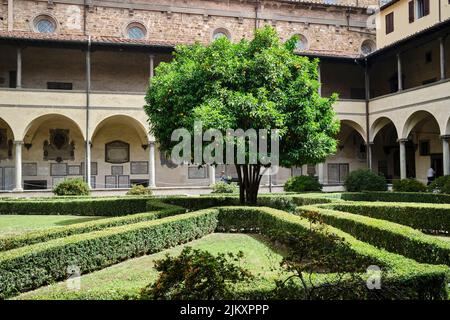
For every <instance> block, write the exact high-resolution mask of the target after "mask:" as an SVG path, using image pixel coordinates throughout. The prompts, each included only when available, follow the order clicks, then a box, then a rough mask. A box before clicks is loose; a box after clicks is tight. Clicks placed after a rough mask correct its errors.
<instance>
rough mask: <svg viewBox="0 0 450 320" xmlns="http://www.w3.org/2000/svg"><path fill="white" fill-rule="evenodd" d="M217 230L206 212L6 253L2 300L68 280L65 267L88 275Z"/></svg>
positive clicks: (1, 263)
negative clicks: (71, 267)
mask: <svg viewBox="0 0 450 320" xmlns="http://www.w3.org/2000/svg"><path fill="white" fill-rule="evenodd" d="M216 226H217V210H214V209H208V210H204V211H198V212H195V213H187V214H184V215H178V216H174V217H167V218H162V219H159V220H151V221H143V222H139V223H134V224H129V225H123V226H117V227H112V228H106V229H103V230H99V231H95V232H90V233H85V234H76V235H72V236H68V237H65V238H59V239H54V240H51V241H47V242H43V243H37V244H34V245H30V246H27V247H22V248H17V249H13V250H9V251H5V252H3V253H2V254H1V255H0V278H1V279H2V281H0V299H4V298H7V297H10V296H12V295H15V294H18V293H20V292H24V291H28V290H32V289H35V288H38V287H40V286H43V285H46V284H49V283H51V282H54V281H58V280H63V279H66V278H67V276H68V274H67V266H71V265H73V266H77V267H78V268H79V269H80V271H81V272H82V273H89V272H92V271H94V270H98V269H102V268H104V267H107V266H110V265H112V264H115V263H118V262H120V261H123V260H126V259H129V258H132V257H136V256H140V255H143V254H149V253H154V252H159V251H161V250H163V249H165V248H169V247H172V246H175V245H177V244H181V243H185V242H189V241H192V240H194V239H197V238H199V237H202V236H204V235H206V234H209V233H211V232H213V231H214V229H215V228H216Z"/></svg>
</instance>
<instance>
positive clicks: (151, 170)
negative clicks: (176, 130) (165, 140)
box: [148, 141, 156, 188]
mask: <svg viewBox="0 0 450 320" xmlns="http://www.w3.org/2000/svg"><path fill="white" fill-rule="evenodd" d="M148 146H149V148H148V149H149V161H148V170H149V177H148V186H149V187H150V188H156V175H155V163H156V162H155V142H154V141H149V143H148Z"/></svg>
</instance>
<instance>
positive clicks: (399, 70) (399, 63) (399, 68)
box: [397, 53, 403, 91]
mask: <svg viewBox="0 0 450 320" xmlns="http://www.w3.org/2000/svg"><path fill="white" fill-rule="evenodd" d="M397 73H398V91H402V90H403V77H402V57H401V56H400V53H398V54H397Z"/></svg>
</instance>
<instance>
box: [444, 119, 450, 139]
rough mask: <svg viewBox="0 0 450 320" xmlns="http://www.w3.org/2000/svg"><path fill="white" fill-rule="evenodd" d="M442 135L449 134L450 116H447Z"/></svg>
mask: <svg viewBox="0 0 450 320" xmlns="http://www.w3.org/2000/svg"><path fill="white" fill-rule="evenodd" d="M444 135H450V117H448V121H447V126H446V127H445V131H444Z"/></svg>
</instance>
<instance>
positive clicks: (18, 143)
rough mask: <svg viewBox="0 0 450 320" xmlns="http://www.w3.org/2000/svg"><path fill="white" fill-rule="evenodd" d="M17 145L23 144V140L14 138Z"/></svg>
mask: <svg viewBox="0 0 450 320" xmlns="http://www.w3.org/2000/svg"><path fill="white" fill-rule="evenodd" d="M14 144H15V145H23V144H24V142H23V141H22V140H14Z"/></svg>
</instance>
